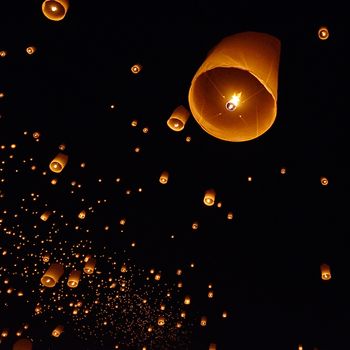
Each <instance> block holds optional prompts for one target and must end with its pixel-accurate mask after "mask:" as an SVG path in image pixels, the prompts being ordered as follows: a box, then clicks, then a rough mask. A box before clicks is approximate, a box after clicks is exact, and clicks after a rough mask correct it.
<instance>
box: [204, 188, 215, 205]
mask: <svg viewBox="0 0 350 350" xmlns="http://www.w3.org/2000/svg"><path fill="white" fill-rule="evenodd" d="M203 202H204V204H205V205H208V206H212V205H214V203H215V191H214V190H213V189H209V190H207V191H206V192H205V194H204V198H203Z"/></svg>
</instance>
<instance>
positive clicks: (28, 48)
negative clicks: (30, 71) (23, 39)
mask: <svg viewBox="0 0 350 350" xmlns="http://www.w3.org/2000/svg"><path fill="white" fill-rule="evenodd" d="M35 51H36V48H35V47H34V46H28V47H27V48H26V52H27V54H28V55H32V54H33V53H34V52H35Z"/></svg>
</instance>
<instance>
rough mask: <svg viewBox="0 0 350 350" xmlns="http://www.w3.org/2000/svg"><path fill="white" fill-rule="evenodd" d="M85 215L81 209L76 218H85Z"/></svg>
mask: <svg viewBox="0 0 350 350" xmlns="http://www.w3.org/2000/svg"><path fill="white" fill-rule="evenodd" d="M85 216H86V211H85V210H82V211H81V212H80V213H79V214H78V218H79V219H85Z"/></svg>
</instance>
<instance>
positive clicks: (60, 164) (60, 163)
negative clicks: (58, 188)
mask: <svg viewBox="0 0 350 350" xmlns="http://www.w3.org/2000/svg"><path fill="white" fill-rule="evenodd" d="M67 161H68V156H67V155H66V154H63V153H58V154H57V155H56V157H55V158H54V159H53V160H52V161H51V163H50V166H49V167H50V170H51V171H53V172H54V173H60V172H61V171H62V170H63V168H64V167H65V166H66V164H67Z"/></svg>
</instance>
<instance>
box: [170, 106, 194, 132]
mask: <svg viewBox="0 0 350 350" xmlns="http://www.w3.org/2000/svg"><path fill="white" fill-rule="evenodd" d="M189 116H190V111H189V110H188V109H187V108H185V107H184V106H182V105H180V106H178V107H177V108H175V110H174V111H173V113H172V114H171V116H170V118H169V119H168V120H167V125H168V126H169V128H170V129H172V130H174V131H181V130H183V128H184V127H185V124H186V122H187V119H188V117H189Z"/></svg>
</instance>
